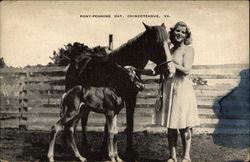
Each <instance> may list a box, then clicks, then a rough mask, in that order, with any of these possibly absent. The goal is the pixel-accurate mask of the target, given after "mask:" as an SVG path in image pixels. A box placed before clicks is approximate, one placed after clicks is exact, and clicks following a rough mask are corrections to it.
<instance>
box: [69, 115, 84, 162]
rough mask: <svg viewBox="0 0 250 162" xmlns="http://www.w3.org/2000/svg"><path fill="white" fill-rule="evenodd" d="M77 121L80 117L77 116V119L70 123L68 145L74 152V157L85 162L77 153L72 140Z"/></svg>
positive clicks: (73, 139)
mask: <svg viewBox="0 0 250 162" xmlns="http://www.w3.org/2000/svg"><path fill="white" fill-rule="evenodd" d="M79 119H80V116H79V115H77V117H76V118H74V119H72V121H71V122H72V125H71V127H69V132H70V136H69V143H70V146H71V148H72V149H73V151H74V154H75V157H76V158H78V159H79V160H80V161H83V162H86V161H87V160H86V159H85V158H84V157H82V156H81V154H80V153H79V151H78V148H77V145H76V142H75V138H74V131H75V127H76V125H77V123H78V121H79Z"/></svg>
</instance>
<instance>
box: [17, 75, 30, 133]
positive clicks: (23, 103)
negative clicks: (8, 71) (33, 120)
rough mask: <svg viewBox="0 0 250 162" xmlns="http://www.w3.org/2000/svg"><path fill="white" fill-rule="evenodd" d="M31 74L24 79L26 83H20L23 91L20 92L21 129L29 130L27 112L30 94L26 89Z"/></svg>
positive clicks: (19, 118)
mask: <svg viewBox="0 0 250 162" xmlns="http://www.w3.org/2000/svg"><path fill="white" fill-rule="evenodd" d="M28 77H29V74H28V72H26V75H25V77H24V82H22V83H20V86H21V89H20V91H19V117H18V120H19V129H24V130H27V120H28V117H27V112H28V92H27V89H26V88H25V87H27V86H25V84H28V83H27V80H28Z"/></svg>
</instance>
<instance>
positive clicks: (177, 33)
mask: <svg viewBox="0 0 250 162" xmlns="http://www.w3.org/2000/svg"><path fill="white" fill-rule="evenodd" d="M186 30H187V29H186V27H185V26H180V25H179V26H177V28H176V29H175V30H174V38H175V40H176V42H179V43H181V42H183V41H184V40H185V39H186V37H187V32H186Z"/></svg>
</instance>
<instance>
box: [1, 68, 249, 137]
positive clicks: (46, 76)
mask: <svg viewBox="0 0 250 162" xmlns="http://www.w3.org/2000/svg"><path fill="white" fill-rule="evenodd" d="M248 68H249V67H248V65H245V64H240V65H200V66H193V70H192V74H191V78H192V79H193V82H194V85H193V87H194V89H195V93H196V96H197V101H198V110H199V117H200V119H201V125H200V126H199V127H197V128H196V129H195V132H194V133H198V134H199V133H209V134H210V133H215V134H216V133H224V134H246V133H249V69H248ZM65 71H66V67H32V68H4V69H0V78H1V110H0V122H1V128H20V129H28V130H50V127H51V126H52V124H54V123H55V122H56V121H57V120H58V119H59V102H60V98H61V95H62V93H63V92H64V78H65ZM158 79H159V76H156V77H148V76H143V80H144V82H145V86H146V88H145V90H144V91H143V92H140V93H139V94H138V97H137V106H136V110H135V115H134V119H135V131H153V132H163V131H165V130H166V128H164V127H161V126H159V125H157V124H155V120H154V115H155V114H156V113H157V112H155V109H154V105H155V100H156V96H157V93H158V91H157V89H158V84H157V80H158ZM222 98H223V99H222ZM220 99H222V100H221V101H222V102H221V106H222V108H223V109H221V107H220V106H219V105H218V101H219V100H220ZM221 110H222V111H221ZM125 113H126V111H125V109H123V110H122V111H121V113H120V114H119V117H118V121H119V122H118V125H119V129H120V130H123V129H124V128H125V126H126V119H125ZM104 121H105V118H104V116H103V115H102V114H97V113H90V116H89V121H88V130H95V131H103V125H104ZM78 129H79V126H78Z"/></svg>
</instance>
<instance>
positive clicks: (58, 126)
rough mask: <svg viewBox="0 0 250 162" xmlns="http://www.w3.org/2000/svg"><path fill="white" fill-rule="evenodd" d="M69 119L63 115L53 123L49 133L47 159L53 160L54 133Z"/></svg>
mask: <svg viewBox="0 0 250 162" xmlns="http://www.w3.org/2000/svg"><path fill="white" fill-rule="evenodd" d="M69 120H70V119H69V118H68V117H67V116H66V115H64V116H63V117H62V118H61V119H60V120H59V121H58V122H57V123H56V124H55V125H53V126H52V128H51V134H50V145H49V151H48V155H47V157H48V159H49V161H54V146H55V141H56V135H57V133H58V132H59V131H60V130H62V127H63V125H64V124H65V123H66V122H67V121H69Z"/></svg>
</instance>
